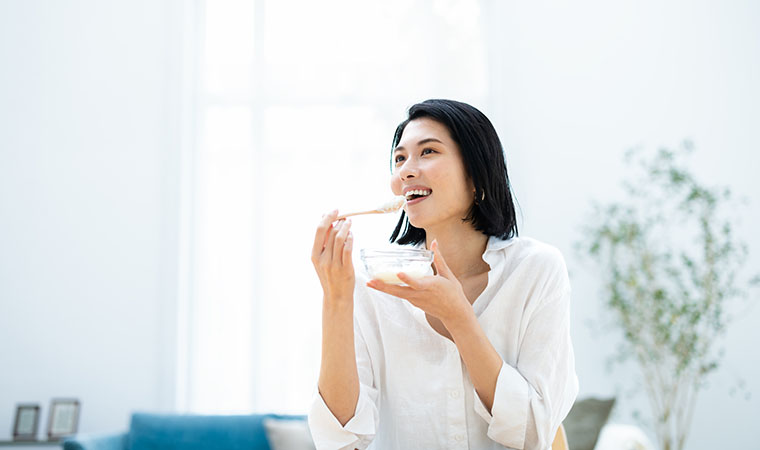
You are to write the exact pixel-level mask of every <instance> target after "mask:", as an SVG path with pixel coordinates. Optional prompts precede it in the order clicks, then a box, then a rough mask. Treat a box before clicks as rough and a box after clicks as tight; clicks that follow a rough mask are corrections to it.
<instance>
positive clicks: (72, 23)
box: [0, 0, 760, 449]
mask: <svg viewBox="0 0 760 450" xmlns="http://www.w3.org/2000/svg"><path fill="white" fill-rule="evenodd" d="M759 79H760V4H758V3H757V2H754V1H749V0H747V1H738V0H731V1H726V2H693V1H686V0H671V1H666V2H663V1H639V2H606V1H595V0H579V1H575V2H544V1H538V2H530V3H525V2H506V1H505V2H500V1H496V0H406V1H402V0H386V1H383V2H379V1H375V2H357V1H348V0H324V1H320V2H309V1H299V0H206V1H204V0H188V1H180V0H162V1H155V0H130V1H107V2H102V1H94V0H64V1H53V0H49V1H44V0H30V1H26V0H24V1H22V0H0V367H2V370H0V439H7V438H8V436H10V434H11V427H12V423H13V416H14V408H15V405H16V404H17V403H20V402H32V403H40V404H41V405H43V416H42V417H43V418H44V417H46V416H45V414H46V409H47V405H48V402H49V400H50V399H51V398H55V397H62V396H63V397H74V398H78V399H79V400H80V401H81V402H82V415H81V422H80V427H79V428H80V431H85V432H89V431H105V430H119V429H124V428H126V426H127V422H128V418H129V414H130V413H131V412H132V411H135V410H148V411H179V412H203V413H246V412H251V411H267V412H283V413H296V414H302V413H305V412H306V410H307V407H308V405H309V403H310V401H311V396H312V394H313V392H314V388H315V384H316V379H317V373H318V366H319V353H320V319H319V317H320V312H321V291H320V288H319V283H318V280H317V277H316V275H315V274H314V273H313V270H312V267H311V263H310V261H309V255H310V248H311V242H312V239H313V233H314V227H315V226H316V223H317V222H318V221H319V219H320V216H321V215H322V213H324V212H326V211H329V210H330V209H333V208H339V209H341V210H348V209H353V208H364V207H370V208H372V207H374V206H377V205H380V204H382V203H383V202H385V201H386V200H387V199H388V198H389V195H390V190H389V187H388V180H389V173H390V172H389V167H390V165H389V152H390V144H391V138H392V134H393V131H394V129H395V126H396V124H397V123H398V122H400V121H401V120H403V118H404V115H405V111H406V108H408V107H409V106H411V105H412V104H413V103H415V102H418V101H421V100H424V99H427V98H452V99H457V100H461V101H465V102H468V103H471V104H472V105H474V106H476V107H478V108H479V109H481V110H482V111H483V112H484V113H485V114H486V115H487V116H488V117H489V118H490V119H491V120H492V122H493V123H494V125H495V127H496V129H497V131H498V132H499V135H500V137H501V139H502V143H503V144H504V147H505V150H506V156H507V162H508V170H509V174H510V178H511V181H512V185H513V188H514V194H515V196H516V198H517V201H518V202H519V207H520V222H519V224H520V234H521V235H524V236H530V237H534V238H537V239H540V240H542V241H545V242H547V243H550V244H552V245H554V246H556V247H558V248H559V249H560V250H561V251H562V253H563V254H564V256H565V259H566V261H567V264H568V268H569V271H570V276H571V281H572V284H573V291H574V294H573V303H572V337H573V340H574V346H575V352H576V363H577V372H578V377H579V380H580V397H581V398H583V397H590V396H598V397H613V396H614V397H617V405H616V407H615V410H614V415H613V418H612V420H615V421H618V422H621V423H633V424H638V425H640V426H642V428H643V429H644V430H645V431H646V432H647V433H648V434H650V435H651V436H654V432H653V430H652V429H651V427H648V426H647V422H646V416H647V414H648V404H647V401H646V397H645V394H644V392H643V391H642V390H638V391H637V390H635V387H636V385H637V380H638V379H639V378H640V377H641V375H640V373H639V372H638V369H637V367H636V366H635V365H633V364H630V365H624V366H622V367H618V368H617V369H615V370H613V371H609V370H608V368H607V360H608V358H609V357H610V356H611V355H612V354H613V353H614V352H615V348H616V346H617V342H616V339H617V337H616V335H615V334H614V333H600V332H599V331H598V330H597V327H596V326H594V324H596V323H599V322H600V321H602V322H603V321H604V320H605V319H604V318H605V317H606V312H605V311H606V310H605V308H604V306H603V305H604V298H603V297H602V292H601V287H602V282H603V280H602V278H600V276H599V273H598V272H597V271H595V270H593V269H592V268H589V267H588V266H586V265H585V264H582V263H581V261H580V260H579V258H578V256H577V255H576V254H575V252H574V251H573V243H574V242H576V241H578V240H580V239H582V238H583V236H582V234H581V231H580V228H579V227H580V224H581V222H582V221H583V219H584V217H585V215H586V213H587V212H588V210H589V208H590V205H591V201H592V200H598V201H614V200H616V199H619V198H620V196H621V195H622V189H621V187H620V181H621V180H622V178H623V177H624V175H625V173H626V168H625V165H624V162H623V158H622V155H623V153H624V152H625V151H626V150H627V149H629V148H632V147H640V148H643V149H646V150H650V151H652V152H653V151H654V150H656V149H657V148H659V147H662V146H665V147H670V148H675V147H677V146H678V145H680V143H681V142H682V141H683V140H684V139H690V140H691V141H692V142H694V144H695V147H696V151H695V153H694V154H693V157H692V158H691V163H692V169H693V170H694V172H695V173H696V174H697V176H699V177H700V178H701V179H702V180H704V181H705V182H706V184H708V185H726V186H729V187H730V188H731V189H732V190H733V191H734V192H735V193H736V194H738V195H742V196H744V197H746V198H747V200H748V204H747V206H746V207H744V208H743V209H742V210H741V211H740V212H739V216H740V218H741V221H740V222H739V228H738V229H737V230H736V234H737V235H738V236H739V237H740V238H742V239H744V240H745V241H746V242H747V243H748V245H749V252H750V256H749V260H748V265H747V266H748V267H749V268H751V269H752V270H753V271H754V272H757V270H758V268H760V237H758V234H757V233H756V232H752V230H758V229H760V189H759V188H760V181H759V180H758V177H757V173H756V172H757V169H758V168H759V167H760V134H759V133H758V129H760V127H759V125H760V83H758V80H759ZM396 219H397V218H396V217H393V216H388V217H385V216H383V217H380V216H368V217H362V218H357V219H356V220H355V225H354V233H355V236H356V241H357V242H356V244H357V245H356V246H355V247H356V248H362V247H365V246H372V245H380V244H382V243H384V242H386V241H387V238H388V237H389V235H390V232H391V231H392V227H393V226H394V224H395V222H396ZM733 313H734V314H735V315H736V316H737V317H736V320H735V321H734V322H733V323H732V324H731V326H730V327H729V328H728V331H727V333H726V336H725V340H724V341H723V342H722V344H721V345H722V346H724V347H725V359H724V361H723V364H722V365H721V367H720V369H719V370H718V371H717V372H716V373H715V374H713V375H712V376H711V377H710V379H709V384H708V386H707V387H706V389H705V390H704V391H703V392H702V393H701V394H700V397H699V399H698V401H697V406H696V413H695V417H694V423H693V429H692V432H691V434H690V437H689V441H688V445H687V447H688V448H693V449H708V448H726V443H730V444H731V447H742V448H756V447H753V446H756V445H757V444H756V442H757V441H756V437H755V435H756V432H755V427H756V420H757V417H758V411H760V356H759V355H758V351H757V347H756V345H757V344H756V343H757V342H760V328H758V327H757V324H758V323H760V309H759V308H756V307H755V308H742V309H740V310H736V311H733ZM753 342H754V343H755V344H753ZM737 385H739V386H740V387H741V389H738V390H737V389H736V386H737ZM638 415H641V416H643V418H641V419H639V418H637V417H638ZM43 426H44V423H43Z"/></svg>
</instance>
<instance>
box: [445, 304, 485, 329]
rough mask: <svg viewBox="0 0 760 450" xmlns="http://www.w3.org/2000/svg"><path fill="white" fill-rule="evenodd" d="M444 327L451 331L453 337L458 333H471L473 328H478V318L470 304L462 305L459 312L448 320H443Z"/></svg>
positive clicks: (458, 309)
mask: <svg viewBox="0 0 760 450" xmlns="http://www.w3.org/2000/svg"><path fill="white" fill-rule="evenodd" d="M441 322H443V325H444V326H445V327H446V329H447V330H449V333H451V336H452V337H454V335H455V334H457V333H469V332H470V330H472V327H473V326H477V324H478V318H477V317H476V316H475V311H474V310H473V309H472V305H470V303H469V302H465V303H463V304H461V306H460V307H459V308H457V311H456V312H455V313H454V314H452V315H451V316H450V317H447V318H446V319H441Z"/></svg>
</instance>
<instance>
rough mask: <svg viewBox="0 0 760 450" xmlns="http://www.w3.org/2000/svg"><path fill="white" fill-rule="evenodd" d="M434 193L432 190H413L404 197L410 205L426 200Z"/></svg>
mask: <svg viewBox="0 0 760 450" xmlns="http://www.w3.org/2000/svg"><path fill="white" fill-rule="evenodd" d="M432 193H433V191H431V190H430V189H412V190H411V191H408V192H407V193H406V194H404V196H405V197H406V202H407V203H409V202H412V201H414V200H418V199H421V198H425V197H427V196H428V195H430V194H432Z"/></svg>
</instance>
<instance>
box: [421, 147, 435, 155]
mask: <svg viewBox="0 0 760 450" xmlns="http://www.w3.org/2000/svg"><path fill="white" fill-rule="evenodd" d="M428 153H435V150H433V149H432V148H426V149H424V150H422V154H423V155H427V154H428Z"/></svg>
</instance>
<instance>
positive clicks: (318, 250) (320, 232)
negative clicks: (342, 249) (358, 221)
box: [311, 210, 338, 261]
mask: <svg viewBox="0 0 760 450" xmlns="http://www.w3.org/2000/svg"><path fill="white" fill-rule="evenodd" d="M337 214H338V210H334V211H331V212H329V213H327V214H325V215H323V216H322V219H321V220H320V221H319V225H317V231H316V232H315V234H314V246H313V247H312V249H311V259H312V261H314V260H316V259H317V258H319V255H321V254H322V250H323V249H324V248H325V241H326V240H327V232H328V231H329V230H330V224H331V223H332V221H333V220H335V217H334V216H336V215H337Z"/></svg>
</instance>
